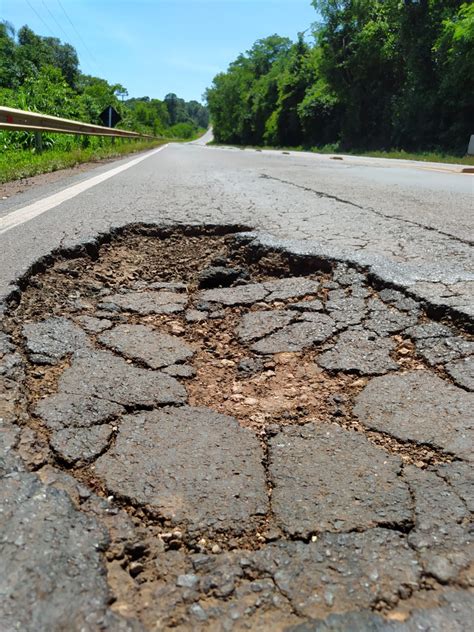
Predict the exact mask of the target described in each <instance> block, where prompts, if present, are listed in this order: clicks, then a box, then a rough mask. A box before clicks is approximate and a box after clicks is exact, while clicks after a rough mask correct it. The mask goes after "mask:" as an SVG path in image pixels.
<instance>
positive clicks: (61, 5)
mask: <svg viewBox="0 0 474 632" xmlns="http://www.w3.org/2000/svg"><path fill="white" fill-rule="evenodd" d="M56 1H57V3H58V4H59V6H60V7H61V11H62V12H63V13H64V15H65V17H66V19H67V21H68V22H69V24H70V25H71V26H72V28H73V29H74V31H75V33H76V35H77V37H78V38H79V39H80V41H81V42H82V45H83V46H84V48H85V50H86V51H87V54H88V55H89V57H90V58H91V59H92V61H93V62H94V64H95V65H96V66H97V65H98V64H97V60H96V59H95V57H94V55H93V54H92V53H91V52H90V50H89V48H88V46H87V44H86V43H85V41H84V40H83V39H82V37H81V34H80V33H79V31H78V30H77V29H76V27H75V26H74V23H73V21H72V20H71V18H70V17H69V15H68V14H67V13H66V9H65V8H64V7H63V4H62V2H61V0H56Z"/></svg>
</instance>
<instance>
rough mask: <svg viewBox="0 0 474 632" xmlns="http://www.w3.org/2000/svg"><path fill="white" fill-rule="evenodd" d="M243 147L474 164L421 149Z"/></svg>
mask: <svg viewBox="0 0 474 632" xmlns="http://www.w3.org/2000/svg"><path fill="white" fill-rule="evenodd" d="M209 144H210V145H216V146H219V145H220V146H222V145H223V143H218V142H217V141H215V140H214V141H212V142H211V143H209ZM240 148H241V149H256V150H264V149H271V150H274V151H278V150H286V151H310V152H312V153H315V154H331V155H333V156H334V155H339V154H343V155H345V156H347V155H349V156H350V155H352V156H367V157H371V158H390V159H392V160H418V161H420V162H442V163H449V164H457V165H474V156H459V155H454V154H450V153H446V152H443V151H419V152H409V151H403V150H391V151H384V150H376V149H373V150H366V149H360V150H357V149H352V150H347V151H343V150H341V149H340V146H339V145H334V144H333V145H324V146H323V147H305V146H303V145H299V146H298V147H286V146H281V147H279V146H274V145H272V146H270V145H267V146H266V145H240Z"/></svg>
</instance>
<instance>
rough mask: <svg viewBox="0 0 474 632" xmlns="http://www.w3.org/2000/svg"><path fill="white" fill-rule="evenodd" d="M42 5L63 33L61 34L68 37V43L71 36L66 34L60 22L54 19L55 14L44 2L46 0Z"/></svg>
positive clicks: (42, 1) (42, 0)
mask: <svg viewBox="0 0 474 632" xmlns="http://www.w3.org/2000/svg"><path fill="white" fill-rule="evenodd" d="M41 4H42V5H43V6H44V8H45V9H46V11H47V12H48V13H49V15H50V16H51V18H52V20H53V22H54V23H55V24H56V26H57V27H58V29H59V30H60V31H61V33H62V34H63V35H64V36H65V37H66V39H65V40H64V41H65V43H66V42H67V40H68V39H69V35H68V34H67V33H66V31H65V30H64V29H63V27H62V26H61V25H60V24H59V22H58V21H57V20H56V18H55V17H54V14H53V13H52V12H51V11H50V10H49V7H48V5H47V4H46V3H45V2H44V0H41Z"/></svg>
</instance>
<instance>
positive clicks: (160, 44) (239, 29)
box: [0, 0, 317, 100]
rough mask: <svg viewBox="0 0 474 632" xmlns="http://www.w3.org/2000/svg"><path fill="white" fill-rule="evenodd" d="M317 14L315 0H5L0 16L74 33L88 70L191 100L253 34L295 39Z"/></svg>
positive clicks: (135, 92) (148, 91)
mask: <svg viewBox="0 0 474 632" xmlns="http://www.w3.org/2000/svg"><path fill="white" fill-rule="evenodd" d="M61 5H62V7H63V8H64V10H65V12H63V10H62V8H61ZM66 14H67V16H68V17H69V18H70V21H71V22H69V21H68V19H67V17H66ZM316 17H317V16H316V12H315V10H314V8H313V7H312V6H311V3H310V0H0V19H1V20H7V21H8V22H11V24H13V26H14V27H15V28H16V29H18V28H19V27H20V26H23V25H24V24H28V26H30V27H31V28H32V29H33V30H34V31H35V32H36V33H39V34H40V35H49V36H50V35H52V34H53V35H54V36H55V37H59V39H61V40H62V41H68V42H69V43H71V44H72V45H73V46H74V47H75V48H76V50H77V51H78V54H79V60H80V62H81V69H82V70H83V72H85V73H87V74H93V75H96V76H99V77H103V78H105V79H107V80H108V81H109V82H111V83H122V84H123V85H124V86H125V87H126V88H127V89H128V91H129V94H130V96H134V97H139V96H145V95H148V96H150V97H155V98H163V97H164V96H165V94H166V93H168V92H175V93H176V94H178V95H179V96H181V97H183V98H185V99H187V100H190V99H197V100H201V95H202V94H203V92H204V90H205V89H206V87H207V86H209V85H210V83H211V81H212V78H213V77H214V75H215V74H216V73H218V72H220V71H221V70H225V69H226V67H227V66H228V64H229V63H230V62H231V61H232V60H233V59H235V57H236V56H237V55H238V54H239V53H240V52H243V51H245V50H247V49H248V48H250V47H251V46H252V44H253V42H254V41H255V40H257V39H259V38H261V37H266V36H267V35H271V34H273V33H278V34H280V35H286V36H289V37H291V38H293V39H294V38H295V37H296V34H297V33H298V31H304V30H305V29H307V28H308V27H309V26H310V25H311V23H312V22H314V21H315V20H316ZM71 23H72V24H71ZM72 25H74V27H73V26H72Z"/></svg>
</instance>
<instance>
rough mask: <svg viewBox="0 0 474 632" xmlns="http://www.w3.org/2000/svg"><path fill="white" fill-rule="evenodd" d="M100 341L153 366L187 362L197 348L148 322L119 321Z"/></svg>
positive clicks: (100, 337)
mask: <svg viewBox="0 0 474 632" xmlns="http://www.w3.org/2000/svg"><path fill="white" fill-rule="evenodd" d="M98 339H99V342H101V343H102V344H104V345H106V346H107V347H109V348H110V349H113V350H114V351H116V352H118V353H120V354H122V355H124V356H125V357H127V358H130V359H131V360H139V361H140V362H143V363H144V364H146V365H147V366H149V367H150V368H152V369H161V368H163V367H166V366H170V365H171V364H177V363H180V362H184V361H185V360H188V359H189V358H191V357H192V355H193V353H194V351H193V350H192V349H191V347H189V346H188V345H187V344H185V343H184V342H183V341H182V340H181V339H180V338H178V337H176V336H170V335H169V334H165V333H160V332H158V331H155V330H154V329H152V328H151V327H147V326H145V325H118V326H117V327H114V329H112V330H111V331H107V332H105V333H103V334H102V335H101V336H99V338H98Z"/></svg>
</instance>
